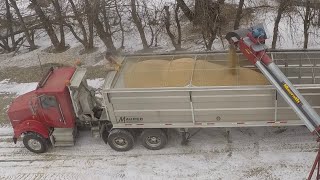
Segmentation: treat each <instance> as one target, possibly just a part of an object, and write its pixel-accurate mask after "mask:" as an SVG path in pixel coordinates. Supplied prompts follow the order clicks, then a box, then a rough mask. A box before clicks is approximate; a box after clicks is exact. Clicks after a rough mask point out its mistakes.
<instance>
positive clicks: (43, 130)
mask: <svg viewBox="0 0 320 180" xmlns="http://www.w3.org/2000/svg"><path fill="white" fill-rule="evenodd" d="M24 132H36V133H38V134H40V135H42V136H43V137H44V138H49V129H48V128H47V127H46V126H45V125H43V124H42V123H41V122H39V121H36V120H26V121H23V122H22V123H21V124H18V125H17V126H16V127H14V138H18V137H19V136H20V135H21V134H22V133H24Z"/></svg>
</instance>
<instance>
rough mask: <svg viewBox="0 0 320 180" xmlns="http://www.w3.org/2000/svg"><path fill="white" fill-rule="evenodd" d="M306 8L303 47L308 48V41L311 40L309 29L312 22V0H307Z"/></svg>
mask: <svg viewBox="0 0 320 180" xmlns="http://www.w3.org/2000/svg"><path fill="white" fill-rule="evenodd" d="M305 8H306V13H305V16H304V22H303V34H304V43H303V49H307V48H308V42H309V32H308V31H309V27H310V22H311V8H310V0H306V2H305Z"/></svg>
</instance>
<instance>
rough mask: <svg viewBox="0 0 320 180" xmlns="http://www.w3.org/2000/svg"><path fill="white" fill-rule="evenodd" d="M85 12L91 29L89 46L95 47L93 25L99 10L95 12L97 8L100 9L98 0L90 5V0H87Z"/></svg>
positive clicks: (94, 0)
mask: <svg viewBox="0 0 320 180" xmlns="http://www.w3.org/2000/svg"><path fill="white" fill-rule="evenodd" d="M84 2H85V13H86V15H87V22H88V29H89V47H93V37H94V34H93V25H94V22H93V21H94V19H95V14H99V12H95V10H97V11H98V10H99V9H98V8H97V4H98V2H97V0H93V6H92V5H90V2H89V1H88V0H85V1H84Z"/></svg>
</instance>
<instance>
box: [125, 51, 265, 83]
mask: <svg viewBox="0 0 320 180" xmlns="http://www.w3.org/2000/svg"><path fill="white" fill-rule="evenodd" d="M234 59H235V58H232V57H231V60H232V61H234ZM226 62H228V60H226ZM234 63H235V62H234ZM234 63H233V64H234ZM230 64H232V63H230ZM227 65H228V64H227V63H226V64H224V63H222V64H221V63H220V64H218V63H214V62H210V60H209V61H207V60H201V59H197V60H195V59H192V58H179V59H175V60H171V61H168V60H144V61H141V62H136V63H134V64H131V65H130V67H128V71H126V73H125V77H124V81H125V87H126V88H153V87H184V86H200V87H201V86H240V85H266V84H268V81H267V79H266V78H265V77H264V76H263V75H262V74H261V73H260V72H257V71H255V70H254V69H250V68H243V67H239V66H237V65H235V66H233V65H231V67H228V66H227Z"/></svg>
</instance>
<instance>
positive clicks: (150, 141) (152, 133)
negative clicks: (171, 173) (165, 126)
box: [141, 129, 168, 150]
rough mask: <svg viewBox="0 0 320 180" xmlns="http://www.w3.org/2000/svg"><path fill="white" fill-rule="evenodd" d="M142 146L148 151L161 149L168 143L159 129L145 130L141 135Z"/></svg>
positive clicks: (165, 136)
mask: <svg viewBox="0 0 320 180" xmlns="http://www.w3.org/2000/svg"><path fill="white" fill-rule="evenodd" d="M141 140H142V145H143V146H144V147H145V148H147V149H150V150H159V149H162V148H163V147H164V146H165V145H166V144H167V142H168V138H167V135H166V133H165V132H164V131H163V130H161V129H145V130H144V131H143V132H142V134H141Z"/></svg>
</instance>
